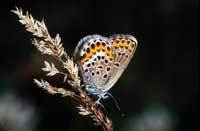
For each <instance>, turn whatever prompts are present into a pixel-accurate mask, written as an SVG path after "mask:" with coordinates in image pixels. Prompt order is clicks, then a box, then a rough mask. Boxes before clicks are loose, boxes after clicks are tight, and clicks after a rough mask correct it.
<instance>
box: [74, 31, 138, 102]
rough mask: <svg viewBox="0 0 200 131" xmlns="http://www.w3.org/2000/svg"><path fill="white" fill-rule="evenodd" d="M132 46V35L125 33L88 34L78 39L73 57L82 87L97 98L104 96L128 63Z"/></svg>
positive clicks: (133, 43) (133, 49)
mask: <svg viewBox="0 0 200 131" xmlns="http://www.w3.org/2000/svg"><path fill="white" fill-rule="evenodd" d="M136 47H137V40H136V38H135V37H133V36H131V35H126V34H115V35H111V36H109V37H104V36H101V35H88V36H85V37H83V38H82V39H81V40H80V41H79V43H78V45H77V46H76V48H75V51H74V57H75V60H76V62H77V64H78V66H79V69H80V73H81V76H82V78H83V82H84V84H85V87H86V88H85V89H86V91H87V92H88V93H89V94H92V95H97V96H98V97H99V99H98V100H97V101H99V100H100V99H101V98H103V99H105V98H108V96H109V93H108V90H109V89H110V88H112V87H113V85H114V84H115V83H116V82H117V80H118V79H119V77H120V76H121V75H122V73H123V71H124V70H125V69H126V67H127V66H128V64H129V62H130V60H131V58H132V57H133V55H134V53H135V50H136Z"/></svg>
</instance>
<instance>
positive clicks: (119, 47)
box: [104, 34, 137, 91]
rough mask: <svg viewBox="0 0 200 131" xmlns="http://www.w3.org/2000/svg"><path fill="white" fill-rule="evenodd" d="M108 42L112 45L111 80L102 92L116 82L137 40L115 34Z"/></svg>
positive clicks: (133, 50) (133, 51)
mask: <svg viewBox="0 0 200 131" xmlns="http://www.w3.org/2000/svg"><path fill="white" fill-rule="evenodd" d="M109 40H110V42H111V44H112V52H113V56H114V63H113V65H112V72H111V76H112V78H111V79H110V80H109V82H108V83H107V85H106V88H105V89H104V91H107V90H109V89H110V88H111V87H112V86H113V85H114V84H115V83H116V82H117V80H118V79H119V77H120V76H121V74H122V73H123V71H124V70H125V68H126V67H127V66H128V64H129V62H130V60H131V58H132V57H133V55H134V53H135V50H136V47H137V40H136V39H135V38H134V37H133V36H131V35H125V34H115V35H112V36H110V37H109Z"/></svg>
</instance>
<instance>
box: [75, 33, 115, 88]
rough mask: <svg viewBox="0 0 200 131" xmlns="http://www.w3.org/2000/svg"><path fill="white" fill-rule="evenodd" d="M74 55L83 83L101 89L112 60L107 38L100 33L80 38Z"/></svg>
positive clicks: (107, 75)
mask: <svg viewBox="0 0 200 131" xmlns="http://www.w3.org/2000/svg"><path fill="white" fill-rule="evenodd" d="M75 56H76V57H77V56H78V61H79V66H80V69H81V74H82V76H83V80H84V83H86V84H90V85H92V86H95V87H97V88H99V89H102V88H103V87H102V86H103V85H106V83H107V81H108V77H109V76H110V75H109V74H110V72H111V66H112V63H113V61H114V57H113V54H112V45H111V43H110V42H109V39H108V38H105V37H102V36H100V35H92V36H86V37H84V38H83V39H81V40H80V42H79V44H78V46H77V48H76V50H75Z"/></svg>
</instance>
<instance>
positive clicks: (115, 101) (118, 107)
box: [108, 93, 121, 111]
mask: <svg viewBox="0 0 200 131" xmlns="http://www.w3.org/2000/svg"><path fill="white" fill-rule="evenodd" d="M108 95H109V96H110V97H111V98H112V99H113V101H114V103H115V105H116V107H117V109H118V110H119V111H121V109H120V106H119V104H118V102H117V100H116V99H115V98H114V97H113V96H112V95H111V94H110V93H108Z"/></svg>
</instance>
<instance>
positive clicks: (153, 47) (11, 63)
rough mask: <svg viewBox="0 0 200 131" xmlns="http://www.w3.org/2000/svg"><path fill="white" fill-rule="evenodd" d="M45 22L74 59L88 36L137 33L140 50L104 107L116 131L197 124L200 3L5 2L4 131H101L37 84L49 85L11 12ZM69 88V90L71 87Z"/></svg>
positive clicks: (0, 104) (0, 117)
mask: <svg viewBox="0 0 200 131" xmlns="http://www.w3.org/2000/svg"><path fill="white" fill-rule="evenodd" d="M15 6H17V7H22V9H23V10H24V11H25V10H28V11H29V12H30V13H31V14H32V15H33V16H34V18H36V19H39V20H42V18H44V19H45V22H46V25H47V27H48V29H49V32H50V33H51V34H52V36H55V34H56V33H60V35H61V38H62V41H63V43H64V47H65V49H66V50H67V52H68V53H69V54H72V53H73V50H74V48H75V46H76V44H77V43H78V41H79V40H80V39H81V38H82V37H84V36H86V35H89V34H101V35H103V36H109V35H111V34H115V33H125V34H132V35H133V36H135V37H136V38H137V40H138V43H139V44H138V48H137V51H136V54H135V56H134V58H133V60H132V61H131V62H130V64H129V66H128V68H127V69H126V71H125V72H124V74H123V75H122V77H121V78H120V79H119V81H118V82H117V83H116V84H115V86H114V87H113V88H112V89H111V90H110V92H111V93H112V95H113V96H114V97H115V98H116V99H117V101H118V102H119V104H120V107H121V112H123V114H124V116H123V117H122V116H121V112H119V111H118V110H117V109H116V107H115V105H114V103H113V101H112V100H111V99H108V100H104V101H103V103H104V105H105V107H106V109H107V110H108V112H109V114H110V116H111V118H112V119H113V126H114V129H115V131H184V130H186V131H189V130H194V128H195V127H197V128H198V127H199V126H198V125H197V120H196V119H197V118H198V117H197V113H198V110H197V104H198V102H197V97H198V93H199V89H198V84H199V80H198V78H199V60H198V59H199V56H198V54H199V46H198V44H199V16H198V15H199V13H198V9H199V1H198V0H151V1H146V0H123V1H120V0H111V1H106V0H99V1H95V0H82V1H78V0H59V1H58V0H7V1H1V4H0V16H1V18H0V25H1V31H0V38H1V41H0V49H1V52H0V58H1V59H0V62H1V63H0V131H82V130H84V131H96V130H97V131H101V130H102V129H101V128H100V127H99V126H94V125H93V124H92V121H91V120H90V118H88V117H82V116H80V115H78V112H77V109H76V108H75V107H76V106H77V103H74V101H72V100H71V99H70V98H61V97H60V96H59V95H58V96H52V95H49V94H48V93H46V92H45V91H43V90H41V89H39V88H38V87H37V86H36V85H35V84H33V81H32V79H33V78H38V79H40V78H42V77H43V78H45V79H47V80H48V81H49V82H50V83H52V84H54V85H55V84H56V83H58V82H62V80H61V78H60V76H57V77H52V78H49V77H46V76H45V74H44V73H43V72H42V71H41V68H42V67H44V64H43V61H44V60H49V61H52V59H51V58H49V57H47V56H42V55H40V53H39V52H38V51H37V50H36V49H35V47H34V46H33V45H31V41H30V39H31V38H32V36H31V34H30V33H28V32H27V31H25V29H24V27H23V26H22V25H21V24H20V23H19V22H18V21H17V20H18V18H17V17H16V15H14V14H13V13H11V12H10V10H11V9H14V7H15ZM68 86H69V85H66V87H68Z"/></svg>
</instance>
